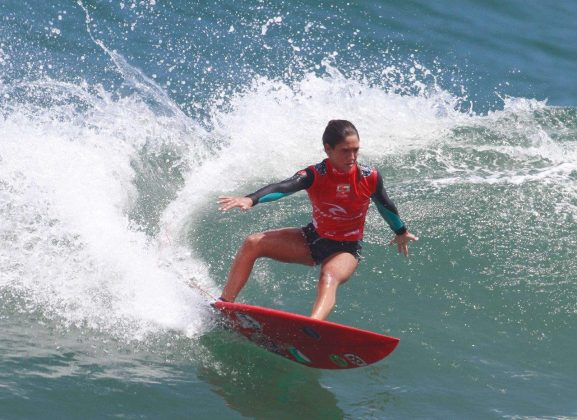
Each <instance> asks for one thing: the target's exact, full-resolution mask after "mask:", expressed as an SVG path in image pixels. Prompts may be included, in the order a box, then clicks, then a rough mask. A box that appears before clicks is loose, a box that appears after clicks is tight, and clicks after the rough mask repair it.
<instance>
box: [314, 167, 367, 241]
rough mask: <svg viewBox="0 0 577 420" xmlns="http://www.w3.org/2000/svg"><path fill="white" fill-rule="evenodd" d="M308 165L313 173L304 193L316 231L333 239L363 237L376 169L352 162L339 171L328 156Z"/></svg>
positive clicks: (346, 239) (341, 239)
mask: <svg viewBox="0 0 577 420" xmlns="http://www.w3.org/2000/svg"><path fill="white" fill-rule="evenodd" d="M309 169H310V170H311V171H313V173H314V175H315V176H314V180H313V183H312V185H311V186H310V187H309V188H308V189H307V193H308V195H309V198H310V200H311V204H312V207H313V225H314V226H315V229H316V230H317V232H318V234H319V235H320V236H322V237H323V238H327V239H333V240H336V241H360V240H361V239H363V229H364V227H365V219H366V216H367V210H368V209H369V204H370V199H371V196H372V195H373V194H374V193H375V191H376V189H377V171H376V170H374V169H371V168H366V167H360V166H355V167H353V168H352V169H351V170H350V171H349V172H348V173H342V172H338V171H337V170H336V169H334V168H333V167H332V165H331V163H330V161H329V160H328V159H327V160H325V161H323V162H321V163H320V164H318V165H314V166H310V167H309Z"/></svg>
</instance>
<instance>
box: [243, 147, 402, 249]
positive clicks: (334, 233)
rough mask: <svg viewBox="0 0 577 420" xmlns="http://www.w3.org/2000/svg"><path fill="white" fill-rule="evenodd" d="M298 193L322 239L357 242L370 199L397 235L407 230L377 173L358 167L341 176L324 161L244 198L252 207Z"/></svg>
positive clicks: (373, 170) (367, 168) (362, 166)
mask: <svg viewBox="0 0 577 420" xmlns="http://www.w3.org/2000/svg"><path fill="white" fill-rule="evenodd" d="M301 190H307V193H308V195H309V199H310V201H311V203H312V207H313V224H314V226H315V230H316V231H317V233H318V234H319V235H320V236H321V237H323V238H326V239H332V240H335V241H358V240H361V239H362V238H363V229H364V226H365V218H366V216H367V210H368V207H369V203H370V200H371V199H372V200H373V201H374V203H375V204H376V206H377V209H378V211H379V213H380V214H381V216H382V217H383V219H384V220H385V221H386V222H387V223H388V225H389V226H390V228H391V229H392V230H393V231H394V232H395V233H396V234H397V235H400V234H403V233H404V232H406V231H407V228H406V226H405V223H404V222H403V221H402V220H401V218H400V217H399V212H398V211H397V208H396V207H395V204H394V203H393V202H392V201H391V199H390V198H389V197H388V195H387V192H386V191H385V188H384V186H383V178H382V177H381V175H380V174H379V172H378V171H377V170H376V169H375V168H369V167H367V166H364V165H360V164H357V165H356V166H355V167H354V168H353V169H352V170H351V171H350V172H348V173H341V172H338V171H336V170H335V169H334V168H333V167H332V166H331V164H330V161H329V160H328V159H325V160H324V161H322V162H320V163H318V164H316V165H312V166H309V167H308V168H306V169H304V170H302V171H299V172H297V173H296V174H294V175H293V176H292V177H291V178H289V179H286V180H284V181H281V182H278V183H275V184H270V185H267V186H266V187H263V188H261V189H260V190H258V191H256V192H254V193H252V194H249V195H247V197H249V198H250V199H251V200H252V202H253V205H256V204H258V203H265V202H269V201H274V200H278V199H280V198H282V197H285V196H287V195H290V194H293V193H295V192H297V191H301Z"/></svg>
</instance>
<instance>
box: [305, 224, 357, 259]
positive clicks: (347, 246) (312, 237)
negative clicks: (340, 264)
mask: <svg viewBox="0 0 577 420" xmlns="http://www.w3.org/2000/svg"><path fill="white" fill-rule="evenodd" d="M302 231H303V234H304V236H305V239H306V241H307V244H308V246H309V248H310V250H311V257H313V260H314V262H315V264H321V263H322V262H323V261H324V260H325V259H327V258H328V257H330V256H331V255H333V254H336V253H338V252H348V253H349V254H352V256H353V257H355V258H356V259H357V261H360V259H361V249H362V248H363V246H362V242H361V241H334V240H332V239H326V238H323V237H321V236H320V235H319V234H318V233H317V231H316V229H315V227H314V225H313V224H312V223H309V224H308V225H306V226H305V227H303V228H302Z"/></svg>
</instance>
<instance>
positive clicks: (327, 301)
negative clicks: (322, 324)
mask: <svg viewBox="0 0 577 420" xmlns="http://www.w3.org/2000/svg"><path fill="white" fill-rule="evenodd" d="M358 265H359V262H358V260H357V259H356V258H355V256H354V255H352V254H350V253H348V252H340V253H338V254H334V255H332V256H330V257H329V258H327V259H326V260H325V261H323V263H322V265H321V274H320V278H319V284H318V288H317V299H316V301H315V304H314V306H313V310H312V313H311V318H315V319H326V317H328V316H329V314H330V313H331V311H332V309H333V307H334V306H335V303H336V299H337V288H338V287H339V286H340V285H341V284H343V283H344V282H346V281H347V280H348V279H349V277H351V276H352V274H353V273H354V272H355V270H356V268H357V266H358Z"/></svg>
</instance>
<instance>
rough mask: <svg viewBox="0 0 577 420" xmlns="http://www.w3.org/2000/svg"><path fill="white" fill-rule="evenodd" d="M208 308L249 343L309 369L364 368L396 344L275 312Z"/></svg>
mask: <svg viewBox="0 0 577 420" xmlns="http://www.w3.org/2000/svg"><path fill="white" fill-rule="evenodd" d="M212 306H213V307H214V308H215V309H216V310H217V311H218V312H219V313H220V314H221V315H222V316H223V318H224V320H225V322H226V323H227V324H228V325H229V326H230V327H231V328H232V329H233V330H234V331H236V332H238V333H240V334H241V335H243V336H245V337H246V338H248V339H249V340H250V341H251V342H253V343H255V344H256V345H258V346H260V347H262V348H264V349H266V350H268V351H270V352H272V353H275V354H278V355H280V356H283V357H285V358H287V359H289V360H292V361H293V362H297V363H300V364H302V365H304V366H308V367H311V368H318V369H352V368H359V367H363V366H368V365H370V364H372V363H375V362H378V361H379V360H381V359H383V358H385V357H386V356H388V355H389V354H390V353H391V352H392V351H393V350H394V349H395V347H397V344H399V339H398V338H395V337H389V336H386V335H382V334H378V333H375V332H371V331H367V330H362V329H359V328H354V327H350V326H347V325H342V324H337V323H334V322H330V321H320V320H316V319H312V318H309V317H307V316H303V315H298V314H293V313H290V312H284V311H279V310H276V309H270V308H264V307H260V306H252V305H245V304H241V303H230V302H222V301H217V302H214V303H213V304H212Z"/></svg>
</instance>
